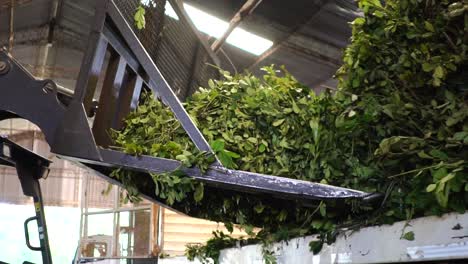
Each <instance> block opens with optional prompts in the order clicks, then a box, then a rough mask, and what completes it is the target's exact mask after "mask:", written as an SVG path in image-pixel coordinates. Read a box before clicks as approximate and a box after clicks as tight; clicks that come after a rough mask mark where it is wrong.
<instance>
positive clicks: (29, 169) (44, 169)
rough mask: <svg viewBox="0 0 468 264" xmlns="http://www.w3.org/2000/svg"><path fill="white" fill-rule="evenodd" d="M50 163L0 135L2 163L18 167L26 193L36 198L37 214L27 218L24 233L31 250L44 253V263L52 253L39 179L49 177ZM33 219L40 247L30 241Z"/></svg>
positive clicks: (0, 161)
mask: <svg viewBox="0 0 468 264" xmlns="http://www.w3.org/2000/svg"><path fill="white" fill-rule="evenodd" d="M50 163H51V161H50V160H48V159H46V158H44V157H41V156H39V155H37V154H35V153H34V152H31V151H29V150H27V149H25V148H23V147H21V146H19V145H17V144H15V143H14V142H12V141H10V140H8V139H7V138H4V137H1V136H0V165H4V166H11V167H15V168H16V171H17V173H18V178H19V180H20V182H21V188H22V189H23V193H24V195H26V196H30V197H32V198H33V200H34V209H35V212H36V216H33V217H30V218H28V219H26V221H25V222H24V234H25V238H26V246H27V247H28V248H29V249H30V250H33V251H40V252H41V254H42V263H44V264H51V263H52V255H51V253H50V246H49V237H48V234H47V225H46V219H45V214H44V204H43V200H42V192H41V186H40V184H39V179H41V178H47V175H48V173H49V165H50ZM32 221H36V222H37V229H38V231H39V243H40V246H39V247H35V246H32V245H31V243H30V241H29V229H28V225H29V223H30V222H32Z"/></svg>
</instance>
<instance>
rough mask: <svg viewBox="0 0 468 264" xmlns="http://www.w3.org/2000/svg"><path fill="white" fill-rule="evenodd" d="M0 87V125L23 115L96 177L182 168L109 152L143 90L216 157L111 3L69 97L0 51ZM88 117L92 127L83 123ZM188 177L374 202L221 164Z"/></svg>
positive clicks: (284, 195)
mask: <svg viewBox="0 0 468 264" xmlns="http://www.w3.org/2000/svg"><path fill="white" fill-rule="evenodd" d="M106 53H110V59H109V65H108V67H107V72H106V73H105V76H106V78H105V80H104V84H103V87H102V92H101V97H100V100H99V105H98V107H97V110H96V109H95V106H94V105H93V103H92V98H93V96H94V93H95V90H96V87H97V84H98V79H99V76H100V74H101V72H102V71H103V68H104V66H103V64H104V58H105V56H106ZM0 87H1V94H2V96H1V97H0V120H1V119H6V118H11V117H22V118H25V119H27V120H29V121H31V122H33V123H35V124H36V125H37V126H39V127H40V128H41V130H42V132H43V133H44V134H45V138H46V140H47V142H48V143H49V144H50V146H51V149H52V152H54V153H56V154H57V155H59V156H61V157H64V158H66V159H71V160H74V161H78V162H81V163H83V164H84V165H87V166H89V167H92V168H93V169H97V170H99V171H108V168H124V169H128V170H136V171H141V172H155V173H161V172H167V171H172V170H174V169H176V168H178V167H179V166H180V162H178V161H174V160H167V159H161V158H157V157H149V156H142V157H133V156H129V155H126V154H125V153H121V152H118V151H114V150H110V149H108V147H109V145H110V143H111V140H110V138H109V135H108V131H109V130H110V129H119V128H121V126H122V123H123V122H122V119H123V118H124V117H125V116H126V115H127V114H128V113H129V112H130V111H132V110H133V109H134V108H135V107H136V106H137V105H138V101H139V97H140V94H141V91H142V90H143V89H148V90H151V91H153V92H154V93H155V94H156V95H157V96H158V97H160V98H161V100H162V101H163V102H164V103H165V104H166V105H167V106H169V107H170V109H171V110H172V111H173V112H174V114H175V116H176V118H177V119H178V120H179V121H180V123H181V125H182V126H183V128H184V129H185V131H186V132H187V134H188V135H189V136H190V138H191V139H192V141H193V142H194V144H195V145H196V146H197V148H198V149H200V150H201V151H205V152H211V153H212V152H213V151H212V150H211V148H210V145H209V144H208V142H207V140H206V139H205V138H204V137H203V135H202V133H201V132H200V130H199V129H198V128H197V127H196V125H195V124H194V123H193V121H192V120H191V118H190V117H189V115H188V113H187V112H186V111H185V109H184V107H183V106H182V104H181V102H180V101H179V100H178V98H177V97H176V95H175V93H174V92H173V91H172V90H171V88H170V87H169V85H168V84H167V83H166V81H165V80H164V78H163V76H162V75H161V73H160V71H159V70H158V68H157V67H156V66H155V64H154V62H153V61H152V60H151V58H150V56H149V55H148V53H147V52H146V50H145V49H144V48H143V46H142V45H141V43H140V42H139V40H138V38H137V37H136V35H135V34H134V32H133V31H132V29H131V27H130V25H128V24H127V22H126V21H125V19H124V18H123V16H122V15H121V13H120V12H119V10H118V8H117V6H116V5H115V3H114V2H113V1H112V0H101V1H97V7H96V15H95V21H94V24H93V26H92V31H91V33H90V36H89V44H88V47H87V51H86V53H85V57H84V59H83V63H82V66H81V68H80V74H79V77H78V80H77V84H76V88H75V93H74V95H73V97H70V96H68V95H65V94H63V93H61V92H59V89H58V88H57V86H56V85H55V83H54V82H53V81H51V80H36V79H35V78H34V77H33V76H32V75H31V74H29V73H28V72H27V71H26V70H25V69H24V68H23V67H22V66H21V65H20V63H18V62H17V61H16V60H15V59H14V58H12V57H11V56H10V55H9V54H8V53H6V52H5V51H0ZM93 112H95V116H94V125H93V126H92V128H91V126H90V125H89V120H90V119H88V118H89V116H90V115H92V113H93ZM185 171H186V173H187V175H189V176H190V177H193V178H194V179H196V180H199V181H202V182H205V183H206V184H207V185H209V186H214V187H220V188H227V189H233V190H237V191H241V192H249V193H263V194H268V195H272V196H274V197H276V198H279V199H291V200H296V201H298V202H304V203H307V202H311V201H317V200H344V199H347V198H355V199H374V198H376V197H377V196H376V195H371V194H368V193H364V192H360V191H355V190H350V189H345V188H340V187H334V186H329V185H323V184H318V183H311V182H307V181H300V180H294V179H287V178H281V177H275V176H268V175H262V174H257V173H251V172H245V171H236V170H229V169H226V168H224V167H223V166H222V165H220V163H219V162H217V163H215V164H213V165H212V166H211V169H210V170H208V171H207V172H206V173H205V174H203V173H201V172H200V171H199V170H198V169H195V168H190V169H186V170H185ZM150 196H151V195H150ZM152 200H153V201H154V200H155V199H152ZM156 200H157V199H156Z"/></svg>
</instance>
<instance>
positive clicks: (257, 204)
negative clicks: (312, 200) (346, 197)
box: [114, 0, 468, 261]
mask: <svg viewBox="0 0 468 264" xmlns="http://www.w3.org/2000/svg"><path fill="white" fill-rule="evenodd" d="M359 6H360V8H361V9H362V10H363V12H364V17H362V18H358V19H356V20H355V21H354V22H353V23H352V28H353V35H352V39H351V44H350V45H349V47H348V48H347V49H346V50H345V55H344V65H343V66H342V67H341V68H340V69H339V71H338V73H337V78H338V80H339V87H338V90H337V91H336V92H335V93H334V94H332V93H329V92H326V93H322V94H319V95H317V94H315V93H314V92H312V91H311V90H310V89H309V88H308V87H305V86H303V85H301V84H300V83H299V82H298V81H297V80H295V79H294V77H293V76H291V75H290V74H289V73H288V72H287V71H286V70H285V69H282V70H277V69H275V68H274V67H266V68H264V69H263V70H264V71H265V74H264V76H263V78H257V77H255V76H252V75H251V74H249V73H245V74H242V75H235V76H232V75H230V74H229V73H228V72H223V74H224V79H223V80H218V81H211V82H210V84H209V87H208V88H206V89H200V91H199V92H197V93H195V94H194V95H193V96H192V98H190V99H189V100H188V101H187V102H186V104H185V107H186V109H187V111H188V112H189V114H190V115H191V117H192V118H193V119H194V121H195V122H196V124H197V126H198V127H199V128H200V129H201V130H202V133H203V134H204V135H205V136H206V138H207V139H208V140H209V141H210V143H211V145H212V147H213V150H214V151H215V152H216V155H217V157H218V158H219V159H220V160H221V162H222V163H223V164H224V165H225V166H226V167H229V168H234V169H241V170H247V171H252V172H259V173H265V174H271V175H277V176H282V177H291V178H297V179H301V180H307V181H313V182H322V183H326V184H332V185H336V186H342V187H349V188H353V189H359V190H363V191H367V192H381V193H384V194H385V200H384V203H383V204H382V206H381V208H379V209H378V210H376V211H369V212H368V213H366V214H364V216H363V214H362V210H367V209H368V208H365V207H363V206H358V207H359V208H355V209H356V210H360V213H359V215H357V214H355V210H353V211H352V212H350V213H349V214H347V215H345V216H338V215H336V214H335V213H333V212H328V211H327V204H325V203H321V204H320V205H319V206H318V207H317V208H315V209H314V208H312V209H310V208H301V207H298V206H291V207H290V208H289V209H281V210H278V209H277V208H275V206H274V205H273V204H270V203H268V201H266V200H262V199H261V198H258V197H255V196H250V195H240V194H237V193H231V192H225V191H213V192H211V191H210V192H204V188H205V186H204V185H203V184H201V183H198V182H194V181H193V180H190V178H188V177H186V176H185V175H183V174H182V173H180V171H176V172H173V173H167V174H162V175H152V184H153V183H154V185H155V186H156V188H155V192H156V196H157V197H159V198H160V199H161V200H163V201H165V202H166V203H167V204H169V205H172V206H174V207H176V208H177V209H179V210H181V211H183V212H185V213H187V214H190V215H193V216H198V217H203V218H206V219H210V220H214V221H221V222H224V223H226V225H227V227H228V228H232V226H233V224H240V225H241V226H242V227H243V228H244V229H245V230H246V231H247V232H248V233H249V234H251V235H256V237H257V238H258V239H260V240H261V241H263V242H264V243H270V242H272V241H278V240H284V239H288V238H290V237H292V236H297V235H305V234H311V233H321V234H322V235H321V238H322V241H321V242H329V243H330V242H333V239H334V237H335V235H336V233H337V231H338V230H339V227H343V226H347V227H356V226H359V225H362V224H364V225H365V224H385V223H392V222H394V221H398V220H406V219H411V218H414V217H419V216H425V215H440V214H442V213H446V212H453V211H457V212H464V211H465V210H466V206H467V204H468V147H467V146H468V122H467V117H468V104H467V99H468V98H467V95H468V58H467V55H468V54H467V50H468V3H467V1H466V0H464V1H448V0H442V1H434V0H428V1H420V0H400V1H396V0H393V1H392V0H391V1H386V4H385V6H382V5H381V3H380V1H378V0H361V1H359ZM114 138H115V143H116V145H117V146H119V147H120V148H123V150H124V151H126V152H127V153H129V154H134V155H141V154H147V155H153V156H158V157H165V158H172V159H178V160H180V161H182V162H183V164H184V166H198V167H200V168H201V169H203V170H204V169H206V168H207V166H208V164H209V163H210V162H212V161H213V157H210V156H209V155H208V156H207V155H206V154H205V153H200V152H198V151H197V150H196V149H195V147H194V145H193V144H192V143H191V141H190V139H189V138H188V137H187V136H186V134H185V132H184V131H183V129H182V128H181V126H180V125H179V123H178V122H177V120H176V119H175V118H174V116H173V115H172V113H171V112H170V111H169V110H168V109H167V108H166V107H165V106H164V105H163V104H162V103H161V102H160V101H158V100H154V98H153V97H152V96H150V95H147V98H146V100H145V101H144V104H143V105H141V106H140V107H139V108H138V109H137V110H136V111H135V112H133V113H131V114H130V116H129V117H128V118H127V120H126V126H125V128H124V129H123V130H122V131H120V132H116V133H115V137H114ZM114 175H115V176H116V177H118V178H119V179H120V180H121V181H122V182H124V184H125V185H126V186H127V187H128V190H129V194H130V197H133V196H135V195H136V194H137V193H136V189H137V188H136V186H137V185H139V184H140V185H141V184H142V183H141V182H139V181H141V180H140V179H141V177H138V175H136V174H135V173H129V172H125V171H117V172H116V173H114ZM254 226H255V227H260V228H262V231H260V232H259V233H258V234H253V232H252V230H253V227H254ZM222 237H223V239H226V238H225V237H224V236H222ZM404 237H405V238H407V239H412V238H413V237H412V236H411V235H407V236H404ZM229 241H230V240H229ZM219 244H223V243H211V245H219ZM228 244H230V245H231V244H232V243H231V242H229V243H228ZM311 246H312V249H313V250H314V251H318V250H320V248H321V243H313V244H312V245H311ZM213 247H214V248H215V249H217V250H219V248H218V247H217V246H213ZM200 252H201V253H200ZM203 252H204V253H203ZM207 252H217V251H216V250H213V248H207V247H204V248H193V247H192V248H191V250H189V253H190V256H191V257H192V258H193V257H195V256H199V255H200V254H201V255H205V256H204V257H212V256H214V257H215V256H216V254H214V255H213V254H212V253H207ZM266 255H268V254H266ZM202 258H203V256H202ZM215 261H216V260H215Z"/></svg>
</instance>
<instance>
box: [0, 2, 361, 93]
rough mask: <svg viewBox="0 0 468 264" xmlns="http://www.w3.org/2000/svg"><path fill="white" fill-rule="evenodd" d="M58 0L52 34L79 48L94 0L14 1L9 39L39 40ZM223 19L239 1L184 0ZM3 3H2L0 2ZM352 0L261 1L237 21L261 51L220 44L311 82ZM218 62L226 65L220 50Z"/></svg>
mask: <svg viewBox="0 0 468 264" xmlns="http://www.w3.org/2000/svg"><path fill="white" fill-rule="evenodd" d="M53 1H59V9H58V10H59V11H58V14H57V25H58V27H57V28H56V30H55V34H56V35H58V36H57V38H59V39H60V40H61V41H62V43H63V45H66V46H68V47H71V48H76V49H81V50H83V49H84V48H85V46H86V39H87V35H88V32H89V30H90V24H89V23H87V22H92V21H93V13H94V4H95V1H94V0H80V1H72V0H34V1H28V0H23V1H19V4H18V5H17V7H16V9H15V39H16V41H17V42H19V43H28V41H30V42H37V41H43V42H44V41H45V40H46V39H47V33H48V25H49V23H50V19H51V13H52V10H53V8H52V7H53V3H54V2H53ZM3 2H5V1H2V2H0V45H7V39H8V24H9V23H8V19H9V16H8V7H7V5H6V4H5V3H3ZM186 2H188V3H190V4H192V5H194V6H196V7H198V8H201V9H203V10H205V11H207V12H209V13H211V14H213V15H216V16H218V17H220V18H222V19H224V20H227V21H228V20H229V19H230V18H231V16H232V15H233V14H234V13H235V12H236V11H237V10H238V9H239V8H240V7H241V6H242V4H243V3H244V1H241V0H223V1H219V0H187V1H186ZM2 3H3V7H2ZM359 15H360V13H359V10H358V8H357V7H356V4H355V3H354V1H353V0H334V1H325V0H295V1H288V2H287V3H285V1H284V0H269V1H263V2H262V3H261V4H260V6H259V7H258V8H257V9H256V10H255V11H254V13H253V14H252V15H251V16H250V17H249V18H248V19H246V21H245V22H243V23H242V25H241V27H242V28H244V29H246V30H248V31H251V32H253V33H255V34H258V35H260V36H263V37H266V38H268V39H270V40H272V41H273V42H274V45H273V47H272V48H271V49H270V50H269V51H267V52H266V53H265V54H264V55H262V56H260V57H257V56H254V55H252V54H249V53H247V52H245V51H242V50H240V49H238V48H236V47H233V46H230V45H229V44H226V45H225V47H224V51H225V53H226V54H227V55H228V56H229V57H230V59H231V60H232V62H233V63H234V65H235V67H236V68H237V69H238V70H239V71H242V70H243V69H249V68H250V69H251V70H254V71H255V72H259V71H258V69H259V68H260V67H261V66H263V65H270V64H277V65H285V66H286V67H287V68H288V69H289V70H290V71H291V72H292V73H293V74H294V75H295V76H296V77H297V78H298V79H299V80H300V81H302V82H303V83H305V84H306V85H309V86H312V87H315V86H317V85H319V84H321V83H323V82H325V81H327V80H329V79H330V78H331V76H332V75H333V74H334V73H335V71H336V69H337V68H338V67H339V65H340V64H341V51H342V49H343V48H344V47H345V46H346V44H347V43H348V39H349V37H350V35H351V30H350V28H349V25H348V23H349V22H350V21H352V20H353V19H354V18H356V17H357V16H359ZM218 56H219V57H220V58H221V60H222V61H223V64H222V66H223V67H224V68H226V69H227V70H231V69H232V68H233V67H231V65H230V63H229V62H228V60H226V59H225V58H224V57H225V56H224V54H222V53H220V54H218Z"/></svg>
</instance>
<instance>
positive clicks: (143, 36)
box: [115, 0, 219, 100]
mask: <svg viewBox="0 0 468 264" xmlns="http://www.w3.org/2000/svg"><path fill="white" fill-rule="evenodd" d="M147 2H149V4H148V6H147V7H146V16H145V19H146V27H145V28H144V29H142V30H138V29H137V28H136V26H135V23H134V15H135V11H136V9H137V7H138V6H139V5H140V0H115V3H116V5H117V6H118V7H119V9H120V11H121V12H122V14H123V16H124V17H125V19H126V20H127V22H128V23H129V24H130V25H133V30H134V32H135V34H136V35H137V36H138V38H139V39H140V41H141V43H142V44H143V46H144V47H145V49H146V50H147V51H148V53H149V55H150V56H151V58H152V59H153V61H154V62H155V64H156V66H157V67H158V68H159V70H160V71H161V73H162V74H163V76H164V78H165V79H166V81H167V82H168V83H169V85H170V87H171V88H172V89H173V91H174V92H175V93H176V94H177V96H178V97H179V98H180V99H182V100H184V99H185V98H186V97H187V96H189V95H191V94H192V93H193V92H195V91H196V90H197V89H198V87H200V86H205V87H206V86H207V83H208V80H209V79H216V78H219V74H218V70H217V69H215V68H214V67H212V66H210V65H209V64H216V63H215V61H214V57H213V56H214V55H213V54H210V53H209V51H208V50H207V49H206V46H204V45H203V43H202V41H201V40H200V38H199V37H198V36H197V32H196V31H195V29H194V28H193V27H192V26H191V25H190V24H189V22H188V21H187V19H188V18H187V17H185V16H184V13H183V12H181V11H180V10H179V9H178V6H177V4H176V3H175V2H174V3H172V4H171V1H167V0H154V1H147Z"/></svg>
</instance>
